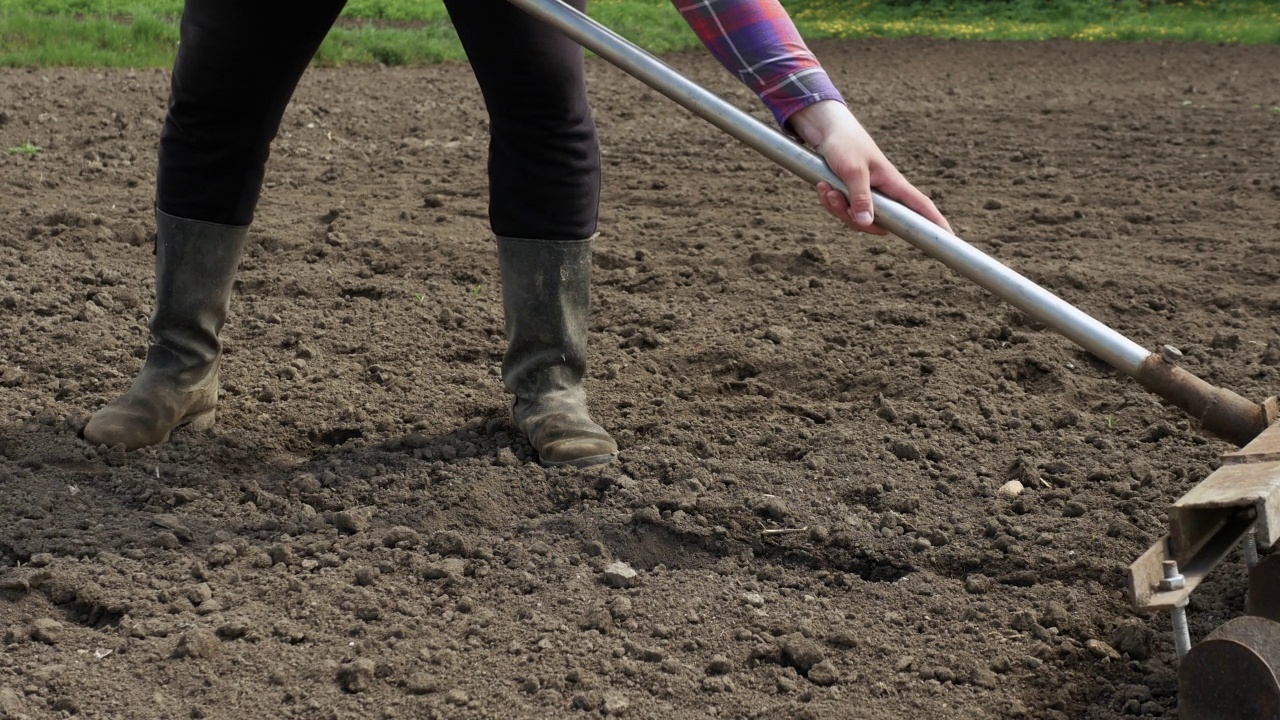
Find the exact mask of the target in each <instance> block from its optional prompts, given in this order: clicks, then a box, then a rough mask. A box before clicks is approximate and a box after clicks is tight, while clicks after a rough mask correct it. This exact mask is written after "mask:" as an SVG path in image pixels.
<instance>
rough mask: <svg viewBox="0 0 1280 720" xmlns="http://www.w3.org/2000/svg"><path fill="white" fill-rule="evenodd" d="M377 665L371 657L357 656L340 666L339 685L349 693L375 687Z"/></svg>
mask: <svg viewBox="0 0 1280 720" xmlns="http://www.w3.org/2000/svg"><path fill="white" fill-rule="evenodd" d="M375 670H377V665H376V664H374V662H373V661H372V660H370V659H369V658H356V659H355V660H352V661H351V662H349V663H344V664H342V665H339V666H338V673H337V680H338V685H339V686H340V687H341V688H342V689H343V690H344V691H346V692H349V693H362V692H365V691H366V690H369V689H370V688H372V687H373V681H374V677H373V675H374V671H375Z"/></svg>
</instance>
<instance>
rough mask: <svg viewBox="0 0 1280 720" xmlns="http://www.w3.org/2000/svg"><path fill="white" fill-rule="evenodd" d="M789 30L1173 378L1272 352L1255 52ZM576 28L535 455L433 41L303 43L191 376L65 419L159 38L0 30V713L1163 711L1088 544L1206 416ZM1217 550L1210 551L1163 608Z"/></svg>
mask: <svg viewBox="0 0 1280 720" xmlns="http://www.w3.org/2000/svg"><path fill="white" fill-rule="evenodd" d="M816 50H817V51H818V53H819V56H820V57H823V58H824V59H825V61H826V62H827V64H828V66H829V67H830V68H831V70H832V73H833V75H834V76H835V77H836V79H837V81H838V82H839V83H840V84H841V85H842V86H843V87H846V88H850V89H851V92H850V99H851V101H852V103H853V105H854V107H855V109H856V112H857V114H858V115H859V116H860V117H861V118H862V119H863V121H864V122H865V123H866V124H867V126H868V127H869V128H870V129H871V130H872V132H873V134H874V135H875V136H876V137H877V138H878V139H879V140H880V141H881V143H882V144H883V146H884V147H885V149H886V151H887V152H888V153H889V154H890V156H891V157H892V158H894V159H895V160H896V162H897V163H898V164H899V166H900V167H901V168H902V169H903V170H904V171H905V172H906V173H907V174H908V175H909V176H910V177H912V178H914V179H915V180H916V181H917V183H918V184H920V185H921V186H923V187H925V188H927V189H928V190H929V191H930V192H931V193H932V194H933V196H934V197H935V198H937V199H938V201H939V204H940V205H941V206H942V208H943V209H944V211H945V212H947V213H948V214H949V216H950V217H951V218H952V220H953V222H954V223H955V224H956V226H957V230H958V231H959V232H960V234H961V235H962V236H964V237H966V238H968V239H970V240H972V241H973V242H974V243H975V244H976V245H978V246H979V247H981V248H983V249H984V250H986V251H988V252H990V253H992V254H993V255H995V256H996V257H998V258H1000V259H1002V260H1003V261H1005V262H1007V263H1009V264H1011V265H1012V266H1014V267H1016V268H1017V269H1019V270H1020V271H1022V272H1024V273H1026V274H1027V275H1029V276H1030V277H1032V278H1033V279H1035V280H1036V281H1038V282H1040V283H1042V284H1044V285H1045V286H1047V287H1049V288H1050V289H1052V290H1054V291H1056V292H1058V293H1060V294H1061V295H1062V296H1064V297H1065V298H1066V299H1068V300H1069V301H1071V302H1073V303H1075V304H1077V305H1079V306H1081V307H1082V308H1084V309H1086V310H1087V311H1089V312H1091V313H1093V314H1095V315H1096V316H1097V317H1098V318H1100V319H1101V320H1103V321H1105V322H1107V323H1108V324H1111V325H1112V326H1114V327H1116V328H1117V329H1118V330H1120V331H1121V332H1124V333H1125V334H1127V335H1129V336H1131V337H1132V338H1133V339H1135V340H1136V341H1138V342H1140V343H1141V344H1143V345H1146V346H1149V347H1155V346H1158V345H1160V344H1163V343H1173V344H1175V345H1178V346H1179V347H1181V349H1182V350H1183V351H1184V352H1185V353H1186V355H1187V360H1186V363H1187V365H1188V366H1189V367H1190V368H1191V369H1192V370H1193V371H1195V372H1197V373H1198V374H1200V375H1202V376H1203V377H1205V378H1206V379H1208V380H1210V381H1212V382H1215V383H1218V384H1222V385H1225V386H1227V387H1230V388H1233V389H1235V390H1237V391H1238V392H1240V393H1241V394H1244V395H1246V396H1249V397H1253V398H1261V397H1263V396H1265V395H1267V394H1269V393H1274V392H1275V390H1276V389H1277V388H1278V387H1280V327H1278V325H1277V321H1276V313H1277V310H1278V309H1280V293H1278V292H1277V278H1280V244H1278V243H1277V237H1280V213H1278V212H1277V209H1276V208H1277V203H1278V202H1280V175H1278V174H1277V167H1278V166H1277V164H1276V157H1277V156H1278V155H1280V110H1278V109H1277V106H1280V84H1278V83H1277V82H1276V77H1277V76H1278V75H1280V50H1278V49H1277V48H1233V47H1205V46H1189V45H1160V44H1129V45H1121V44H1110V45H1108V44H1103V45H1082V44H1070V43H1044V44H1017V43H999V44H997V43H955V42H929V41H920V40H905V41H893V42H848V43H819V44H817V46H816ZM672 62H673V63H675V64H676V65H677V66H679V67H680V68H682V69H684V70H686V71H688V72H689V73H690V74H692V75H693V76H694V77H695V78H696V79H698V80H700V81H702V82H704V83H706V84H708V85H709V86H711V87H713V88H714V89H716V90H718V91H720V92H722V93H724V94H726V95H728V96H730V97H732V98H733V99H734V101H735V102H738V103H739V104H741V105H742V106H744V107H754V100H753V99H752V98H750V97H748V96H747V95H746V93H745V91H743V90H741V89H738V88H737V87H736V86H735V85H734V84H733V81H732V79H731V78H729V77H727V76H726V75H724V73H723V72H722V71H721V70H719V68H718V67H716V66H715V65H714V64H713V63H712V62H711V61H710V60H709V59H707V58H705V57H703V56H701V55H687V56H677V57H674V58H672ZM591 75H592V80H593V87H594V94H595V98H596V108H597V112H598V115H599V119H600V126H601V130H602V136H603V143H604V148H605V162H606V191H605V198H604V207H603V223H602V228H603V232H602V235H601V237H600V241H599V244H598V246H597V247H598V255H597V260H596V271H597V272H596V280H595V287H596V312H595V315H594V320H593V327H592V330H593V334H592V342H593V356H592V371H591V377H590V390H591V392H592V394H593V395H592V396H593V398H594V408H595V413H596V416H597V419H599V420H600V421H601V422H602V423H603V424H604V425H605V426H607V427H609V428H611V429H612V430H613V431H614V433H615V434H616V436H617V438H618V440H619V442H620V444H621V445H622V448H623V451H622V458H621V461H620V462H619V463H617V464H615V465H613V466H610V467H606V468H604V469H599V470H593V471H589V472H573V471H548V470H544V469H541V468H540V467H538V466H537V465H536V464H534V463H532V462H531V454H530V450H529V448H528V447H527V446H526V445H525V444H524V442H523V441H521V440H519V439H516V438H515V437H513V431H512V429H511V428H510V426H509V425H508V420H507V411H506V405H507V398H506V396H505V395H504V392H503V390H502V388H501V384H500V382H499V380H498V377H497V372H498V364H499V362H500V359H501V353H502V349H503V344H502V337H501V336H502V321H501V303H500V300H499V288H498V284H497V277H496V272H495V268H494V262H493V257H492V255H493V252H492V249H491V246H490V240H489V238H488V232H487V225H486V221H485V219H484V218H485V203H486V185H485V175H484V157H485V139H486V127H485V114H484V110H483V107H482V106H481V103H480V101H479V98H478V94H477V92H476V89H475V87H474V83H473V81H472V79H471V77H470V74H469V71H468V70H467V68H466V67H465V66H462V65H445V66H441V67H433V68H420V69H397V70H377V69H360V70H325V71H315V72H312V73H311V74H309V75H308V76H307V78H306V79H305V80H304V82H303V84H302V87H301V89H300V90H299V92H298V96H297V98H296V102H295V103H294V105H293V106H292V108H291V110H290V111H289V114H288V116H287V117H286V120H285V124H284V129H283V131H282V134H281V137H280V138H279V140H278V142H277V144H276V146H275V154H274V158H273V161H272V165H271V169H270V173H269V176H268V187H267V189H266V192H265V195H264V198H263V202H262V205H261V208H260V213H259V221H258V223H257V225H256V226H255V230H254V234H253V238H252V243H251V248H250V250H249V251H248V253H247V257H246V259H245V262H244V266H243V271H242V273H241V275H240V279H239V282H238V295H237V297H236V299H235V302H234V306H233V317H232V320H231V322H230V324H229V325H228V327H227V329H226V338H227V342H228V354H227V358H226V362H225V366H224V373H225V376H224V383H225V386H224V393H223V398H222V404H221V406H220V408H219V416H220V417H219V421H218V424H217V426H216V428H215V429H214V430H213V431H211V432H209V433H207V434H206V433H194V432H186V433H178V434H176V435H175V437H174V439H173V440H172V441H171V442H170V443H168V444H167V445H165V446H162V447H159V448H154V449H149V450H144V451H140V452H136V453H133V454H130V455H127V456H125V455H123V454H117V453H113V452H110V451H107V450H105V449H99V448H93V447H90V446H89V445H87V444H86V443H85V442H84V441H83V440H82V439H80V438H79V437H78V433H77V431H78V429H79V428H80V427H81V426H82V424H83V422H84V420H85V418H87V416H88V414H89V413H91V412H92V411H93V410H94V409H95V408H97V407H99V406H101V405H102V404H103V403H104V402H105V401H106V400H107V399H109V398H110V397H112V396H114V395H116V394H117V393H119V392H121V391H122V390H124V389H125V388H126V387H127V386H128V383H129V380H130V378H131V377H132V376H133V374H134V373H135V372H136V371H137V369H138V367H139V366H140V363H141V359H140V355H141V351H142V348H143V345H144V339H145V336H146V331H145V321H146V319H147V316H148V314H149V312H150V305H151V298H150V292H151V290H150V288H151V286H152V281H151V249H150V247H149V238H150V233H151V232H152V229H151V222H150V212H151V198H152V186H153V182H154V164H155V158H154V154H155V148H156V139H157V131H158V128H159V123H160V120H161V118H162V116H163V112H164V101H165V94H166V76H165V73H163V72H158V71H141V72H123V71H111V72H100V71H71V70H30V71H26V70H24V71H4V72H3V73H0V138H2V139H3V146H4V147H9V146H14V145H18V144H20V143H23V142H33V143H35V144H37V145H39V146H41V147H42V148H44V151H43V152H42V153H40V154H38V155H36V156H33V157H28V156H23V155H18V154H12V155H5V156H3V157H2V158H0V184H2V185H3V188H4V192H5V198H6V199H5V202H4V203H3V204H2V205H0V307H2V308H3V314H2V315H0V337H3V338H4V340H3V342H2V343H0V405H2V406H3V410H2V411H0V413H2V414H0V489H2V492H0V518H2V519H0V587H2V588H3V589H0V633H2V634H3V651H2V652H0V717H6V718H8V717H15V718H21V717H28V718H45V717H66V716H70V715H76V716H79V717H93V718H159V717H167V718H187V717H192V718H202V717H212V718H223V717H225V718H247V717H307V718H312V717H314V718H329V717H333V718H366V717H374V718H377V717H381V718H392V717H401V718H428V717H502V718H506V717H586V716H599V715H602V714H603V715H626V716H630V717H636V718H664V719H665V718H703V717H724V718H731V717H732V718H757V717H758V718H779V717H795V718H846V717H858V718H871V719H882V718H926V717H934V718H1018V717H1026V718H1112V717H1118V716H1123V715H1139V716H1147V717H1168V716H1172V715H1173V714H1174V713H1175V712H1176V697H1175V690H1176V677H1175V673H1174V669H1173V667H1174V666H1173V646H1172V642H1171V640H1170V638H1169V637H1168V635H1167V633H1166V627H1167V620H1166V618H1164V617H1151V618H1135V617H1133V614H1132V612H1131V610H1130V608H1129V605H1128V602H1127V599H1126V597H1125V593H1124V589H1123V588H1124V582H1125V572H1126V568H1127V566H1128V564H1129V563H1130V562H1131V561H1132V560H1134V559H1135V558H1137V557H1138V555H1139V554H1140V553H1141V552H1142V551H1143V550H1145V549H1146V548H1147V547H1148V546H1149V545H1150V544H1151V543H1153V542H1154V541H1155V540H1156V539H1157V538H1158V537H1159V536H1160V534H1161V533H1162V532H1163V522H1164V509H1165V507H1166V506H1167V505H1168V504H1169V503H1170V502H1171V501H1173V500H1174V499H1176V498H1177V497H1178V496H1179V495H1180V494H1182V493H1183V492H1184V491H1186V490H1187V489H1189V488H1190V487H1192V486H1193V485H1194V484H1195V483H1196V482H1197V481H1198V480H1200V479H1201V478H1203V477H1204V476H1205V475H1207V474H1208V473H1209V472H1211V471H1212V469H1213V468H1214V467H1215V466H1216V463H1217V458H1218V456H1219V455H1220V453H1222V452H1224V451H1225V450H1227V449H1228V448H1227V446H1226V445H1224V444H1223V443H1220V442H1217V441H1213V440H1208V439H1205V438H1204V437H1202V436H1201V435H1200V434H1199V433H1198V432H1197V430H1196V428H1195V427H1193V426H1192V424H1191V423H1189V422H1188V421H1186V420H1185V419H1184V418H1183V417H1182V416H1180V415H1179V414H1178V412H1177V411H1175V410H1173V409H1171V408H1169V407H1167V406H1164V405H1162V403H1160V402H1158V401H1157V400H1155V399H1153V398H1152V397H1150V396H1148V395H1146V394H1145V393H1144V392H1143V391H1142V390H1140V389H1139V388H1138V387H1137V386H1136V385H1135V384H1134V383H1133V382H1131V381H1129V380H1128V379H1127V378H1124V377H1122V376H1119V375H1117V374H1116V373H1114V372H1112V371H1110V370H1109V369H1107V368H1106V367H1104V366H1102V365H1100V364H1099V363H1098V362H1096V361H1095V360H1092V359H1091V358H1090V357H1088V356H1087V354H1086V353H1084V352H1082V351H1080V350H1078V349H1075V348H1074V347H1073V346H1071V345H1070V344H1069V343H1068V342H1066V341H1065V340H1062V339H1060V338H1058V337H1057V336H1055V335H1053V334H1051V333H1049V332H1047V331H1045V330H1044V329H1043V328H1041V327H1038V326H1036V325H1035V324H1034V323H1031V322H1029V321H1028V320H1026V319H1025V318H1024V317H1023V316H1022V315H1021V314H1019V313H1018V312H1016V311H1013V310H1010V309H1009V308H1007V307H1005V306H1004V305H1002V304H1001V303H1000V302H998V301H996V300H994V299H992V298H990V297H989V296H987V295H986V294H985V293H984V292H983V291H981V290H979V289H977V288H975V287H973V286H971V285H970V284H969V283H967V282H965V281H963V280H961V279H959V278H958V277H956V276H955V275H953V274H952V273H951V272H950V271H948V270H946V269H945V268H943V267H942V266H940V265H938V264H937V263H935V262H933V261H931V260H929V259H927V258H924V257H922V256H921V255H920V254H919V253H917V252H916V251H915V250H913V249H912V248H910V247H909V246H907V245H906V244H904V243H901V242H900V241H897V240H895V239H892V238H889V239H868V238H865V237H854V236H851V235H849V234H848V233H846V232H844V231H842V229H841V228H839V227H837V226H836V225H835V224H834V223H833V222H831V221H830V220H829V219H828V218H826V216H825V215H824V214H822V213H821V212H820V211H819V210H818V209H817V208H816V206H815V203H814V202H813V199H812V197H811V191H810V190H809V189H808V188H806V187H804V186H803V185H802V183H800V182H799V181H796V180H794V179H792V178H790V177H787V176H784V174H783V173H781V172H780V171H778V170H775V169H773V168H772V167H771V166H770V165H769V164H768V163H767V162H765V161H763V160H760V159H758V158H756V157H755V156H753V155H752V154H751V153H749V152H748V151H745V150H743V149H741V148H739V147H737V146H736V145H734V144H733V143H732V142H730V141H727V140H725V139H724V138H723V137H721V136H720V135H719V134H717V132H715V131H714V130H712V129H710V128H709V127H708V126H705V125H704V124H703V123H702V122H701V121H698V120H695V119H692V118H691V117H689V116H687V115H686V114H685V113H684V112H683V111H681V110H679V109H677V108H675V107H674V106H672V105H670V104H669V103H667V102H665V101H662V100H660V99H659V98H658V97H657V95H656V94H654V93H652V92H650V91H648V90H645V89H642V88H641V87H640V86H639V85H638V84H637V83H635V82H634V81H631V80H629V79H628V78H625V77H623V76H622V75H621V74H620V73H618V72H617V71H615V70H613V69H611V68H609V67H607V66H605V65H603V64H602V63H600V62H593V63H592V64H591ZM1009 479H1018V480H1020V481H1022V482H1023V483H1024V484H1025V485H1026V490H1025V492H1024V493H1023V494H1022V495H1021V496H1020V497H1018V498H1016V499H1013V498H1006V497H1002V496H1000V495H998V494H997V489H998V488H999V487H1000V486H1002V485H1003V484H1004V483H1005V482H1006V481H1007V480H1009ZM783 530H785V531H791V532H782V533H778V532H771V531H783ZM615 561H621V562H624V563H627V564H629V565H630V567H632V568H634V569H635V570H636V571H637V573H638V575H637V578H636V579H635V584H634V586H632V587H621V588H618V587H611V586H610V585H609V584H607V583H606V578H608V577H612V576H611V575H609V574H608V573H606V567H607V566H608V565H609V564H610V563H613V562H615ZM615 579H618V580H621V578H615ZM1244 589H1245V588H1244V581H1243V578H1242V574H1241V573H1238V572H1232V571H1221V572H1219V573H1218V574H1217V575H1216V576H1214V578H1213V579H1212V580H1211V582H1210V583H1209V584H1208V586H1207V587H1206V588H1205V589H1204V590H1202V591H1201V592H1200V593H1199V594H1197V595H1196V600H1195V602H1194V604H1193V606H1192V613H1191V621H1192V631H1193V633H1194V634H1195V635H1196V636H1198V637H1203V636H1204V635H1205V634H1206V633H1207V632H1209V631H1210V630H1211V629H1212V628H1214V627H1216V626H1217V625H1218V624H1220V623H1221V622H1223V621H1224V620H1226V619H1227V618H1229V617H1231V616H1233V615H1234V614H1237V613H1239V611H1240V610H1241V606H1242V595H1243V592H1244ZM1099 643H1102V644H1099Z"/></svg>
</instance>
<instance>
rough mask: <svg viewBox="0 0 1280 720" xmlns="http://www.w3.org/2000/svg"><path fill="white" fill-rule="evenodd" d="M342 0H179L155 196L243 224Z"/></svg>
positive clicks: (190, 213)
mask: <svg viewBox="0 0 1280 720" xmlns="http://www.w3.org/2000/svg"><path fill="white" fill-rule="evenodd" d="M345 4H346V3H345V0H307V2H299V3H294V2H279V1H277V0H250V1H246V0H187V2H186V4H185V7H184V9H183V13H182V24H181V44H180V45H179V46H178V58H177V61H176V62H175V64H174V68H173V78H172V84H171V92H170V98H169V112H168V115H167V116H166V118H165V123H164V130H163V131H162V132H161V135H160V168H159V173H158V180H157V185H158V187H157V189H156V204H157V206H158V207H159V208H160V210H162V211H164V212H166V213H168V214H170V215H174V216H176V217H180V218H187V219H191V220H204V221H206V222H216V223H223V224H226V225H248V224H249V223H250V222H251V221H252V220H253V212H254V208H255V207H256V206H257V204H258V197H259V194H260V192H261V190H262V177H263V173H264V171H265V167H266V163H267V156H268V154H269V152H270V146H271V140H272V139H273V138H274V137H275V135H276V132H277V130H279V128H280V120H281V118H282V117H283V115H284V109H285V106H286V105H288V103H289V98H290V96H292V95H293V91H294V89H295V88H296V87H297V84H298V79H299V78H300V77H302V73H303V71H304V70H306V67H307V64H308V63H309V62H310V61H311V58H312V56H313V55H314V54H315V51H316V49H317V48H318V47H319V46H320V42H321V41H322V40H324V36H325V34H326V33H328V31H329V28H330V27H331V26H332V25H333V22H334V20H336V19H337V17H338V13H340V12H341V11H342V7H343V5H345Z"/></svg>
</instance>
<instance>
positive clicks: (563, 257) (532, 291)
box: [497, 237, 591, 398]
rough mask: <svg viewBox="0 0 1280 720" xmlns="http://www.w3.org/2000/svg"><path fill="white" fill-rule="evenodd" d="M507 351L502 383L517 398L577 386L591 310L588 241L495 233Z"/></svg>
mask: <svg viewBox="0 0 1280 720" xmlns="http://www.w3.org/2000/svg"><path fill="white" fill-rule="evenodd" d="M497 245H498V268H499V270H500V271H501V274H502V306H503V314H504V316H505V325H506V336H507V351H506V354H505V355H504V356H503V360H502V381H503V383H504V384H505V385H506V386H507V389H508V390H510V391H511V392H512V393H514V394H515V395H516V396H517V398H530V397H534V396H537V395H544V394H546V393H548V392H553V391H570V390H572V389H576V388H579V386H580V385H581V383H582V378H583V376H584V375H585V374H586V366H587V327H588V323H589V321H590V313H591V240H590V239H586V240H571V241H561V240H525V239H518V238H503V237H499V238H498V240H497Z"/></svg>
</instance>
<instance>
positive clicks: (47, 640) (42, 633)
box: [31, 618, 64, 645]
mask: <svg viewBox="0 0 1280 720" xmlns="http://www.w3.org/2000/svg"><path fill="white" fill-rule="evenodd" d="M63 629H64V628H63V625H62V623H60V622H58V621H57V620H54V619H53V618H38V619H36V620H34V621H32V623H31V639H32V640H35V641H37V642H42V643H44V644H46V645H57V644H58V641H60V640H61V639H62V635H63Z"/></svg>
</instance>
